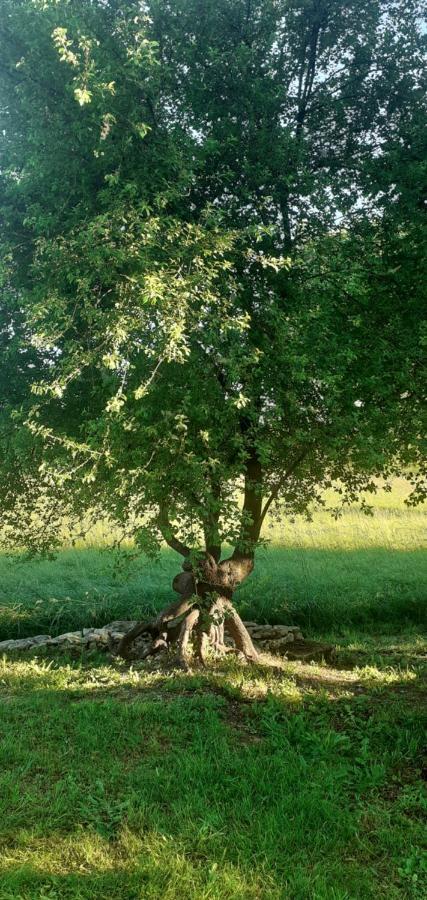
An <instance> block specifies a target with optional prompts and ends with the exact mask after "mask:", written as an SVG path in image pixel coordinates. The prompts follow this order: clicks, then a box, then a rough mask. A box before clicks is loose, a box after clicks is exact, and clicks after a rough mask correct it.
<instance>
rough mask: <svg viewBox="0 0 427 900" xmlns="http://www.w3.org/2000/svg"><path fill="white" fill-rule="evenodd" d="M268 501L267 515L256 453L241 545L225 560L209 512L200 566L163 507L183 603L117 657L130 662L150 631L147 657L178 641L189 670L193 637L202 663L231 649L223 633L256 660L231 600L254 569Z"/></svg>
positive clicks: (142, 626) (127, 641) (161, 522)
mask: <svg viewBox="0 0 427 900" xmlns="http://www.w3.org/2000/svg"><path fill="white" fill-rule="evenodd" d="M213 487H214V489H213V496H215V495H216V496H218V494H219V487H218V485H217V484H215V485H214V486H213ZM270 502H271V500H270V501H267V504H266V505H265V507H264V510H263V509H262V469H261V464H260V462H259V459H258V457H257V454H256V452H255V450H254V449H253V448H252V449H251V451H250V453H249V455H248V459H247V462H246V470H245V489H244V500H243V509H242V527H241V533H240V538H239V542H238V545H237V547H236V549H235V550H234V553H232V555H231V556H230V557H229V558H228V559H224V560H222V561H221V546H220V543H219V532H218V517H219V511H218V514H217V515H216V516H215V514H213V513H212V510H211V511H210V512H209V513H208V514H206V519H205V521H204V534H205V543H206V549H205V551H204V552H203V553H201V554H200V556H199V558H198V559H197V562H196V563H192V562H191V561H190V555H191V554H190V550H189V548H188V547H186V546H185V545H184V544H183V543H182V541H180V540H179V539H178V538H177V537H176V536H175V534H174V532H173V528H172V527H171V524H170V522H169V516H168V512H167V508H166V507H165V506H162V507H161V509H160V513H159V517H158V526H159V529H160V531H161V533H162V535H163V537H164V539H165V541H166V543H167V544H168V545H169V546H170V547H171V548H172V549H173V550H175V551H177V552H178V553H179V554H180V555H181V556H183V557H184V562H183V565H182V568H183V570H184V571H182V572H180V573H179V574H178V575H176V576H175V578H174V580H173V588H174V590H175V591H176V592H177V593H178V594H179V595H180V599H179V600H177V601H175V603H171V604H170V605H169V606H167V607H165V608H164V609H163V610H161V612H160V613H159V614H158V615H157V616H156V617H155V618H154V619H152V620H150V621H148V622H141V623H139V624H137V625H136V626H135V627H134V628H132V629H131V631H129V632H128V634H126V635H125V636H124V637H123V638H122V640H121V642H120V644H119V648H118V652H119V654H120V655H121V656H124V657H125V658H126V657H127V656H128V655H129V653H130V649H131V646H132V644H133V642H134V641H135V639H136V638H137V637H138V636H139V635H141V634H143V633H144V632H146V633H149V634H150V635H151V636H152V638H153V640H152V644H151V647H150V649H149V650H148V651H146V653H145V655H148V653H150V652H152V653H157V652H159V650H162V649H164V648H165V647H168V646H169V645H170V644H171V643H173V642H175V641H176V642H177V656H178V661H179V662H180V663H181V665H183V666H184V667H185V666H186V665H187V660H188V649H189V642H190V638H191V636H192V633H193V632H194V637H195V642H194V643H195V650H196V655H197V657H198V658H199V659H200V661H201V662H204V661H205V658H206V653H207V649H208V647H209V646H211V647H212V648H213V650H214V651H216V652H226V651H227V650H229V649H230V648H229V647H227V646H226V645H225V642H224V632H228V634H229V636H230V637H231V638H232V639H233V641H234V644H235V649H236V651H237V652H238V653H241V654H242V655H243V656H244V657H245V659H247V660H256V659H257V655H258V654H257V651H256V649H255V647H254V645H253V643H252V640H251V638H250V635H249V633H248V631H247V629H246V628H245V626H244V624H243V622H242V620H241V618H240V616H239V615H238V613H237V611H236V610H235V608H234V606H233V603H232V597H233V593H234V590H235V589H236V587H237V586H238V585H239V584H240V583H241V582H242V581H243V580H244V579H245V578H246V577H247V576H248V575H250V573H251V572H252V570H253V567H254V549H255V546H256V543H257V541H258V539H259V535H260V530H261V525H262V522H263V519H264V517H265V514H266V511H267V509H268V505H269V503H270ZM218 510H219V505H218Z"/></svg>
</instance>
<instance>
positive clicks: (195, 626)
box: [118, 554, 258, 668]
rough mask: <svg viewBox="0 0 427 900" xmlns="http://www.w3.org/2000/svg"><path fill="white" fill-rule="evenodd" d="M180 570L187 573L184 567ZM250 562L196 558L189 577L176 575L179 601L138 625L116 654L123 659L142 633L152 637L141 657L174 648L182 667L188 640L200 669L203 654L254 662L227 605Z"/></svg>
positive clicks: (240, 625)
mask: <svg viewBox="0 0 427 900" xmlns="http://www.w3.org/2000/svg"><path fill="white" fill-rule="evenodd" d="M184 568H185V569H187V570H188V569H189V568H190V567H189V565H188V563H187V562H185V563H184ZM252 569H253V560H252V559H251V558H250V557H249V556H246V557H245V556H243V555H239V554H237V555H236V556H234V555H233V557H231V558H230V559H227V560H223V562H217V561H216V560H215V559H214V558H213V557H212V556H211V555H210V554H206V555H205V557H204V558H202V559H201V560H200V561H199V563H198V565H197V568H196V570H195V571H193V570H192V571H184V572H180V573H179V574H178V575H176V577H175V578H174V580H173V588H174V590H175V591H176V592H177V593H179V594H180V599H179V600H177V601H175V602H174V603H171V604H170V605H169V606H167V607H165V608H164V609H163V610H161V612H160V613H159V614H158V615H157V616H156V617H155V618H154V619H152V620H150V621H148V622H140V623H138V624H137V625H135V626H134V628H132V629H131V630H130V631H129V632H128V633H127V634H126V635H124V637H123V638H122V640H121V642H120V644H119V648H118V652H119V654H120V655H121V656H123V657H124V658H127V657H128V656H129V654H130V651H131V646H132V644H133V643H134V641H135V640H136V639H137V638H138V637H139V636H140V635H141V634H143V633H148V634H150V636H151V637H152V643H151V646H150V648H149V649H148V650H146V651H145V652H144V656H148V655H149V654H150V653H153V654H154V653H158V652H160V651H161V650H165V649H167V648H168V647H169V646H171V645H172V644H173V643H176V655H177V662H178V663H179V664H180V665H181V666H182V667H184V668H186V667H187V666H188V660H189V656H190V646H189V645H190V639H191V638H192V637H194V652H195V655H196V657H197V658H198V659H199V660H200V661H201V662H202V663H203V664H204V663H205V662H206V657H207V654H208V652H209V649H211V651H213V652H214V653H226V652H230V651H232V650H233V649H235V651H236V652H238V653H241V654H242V655H243V656H244V657H245V659H247V660H256V659H257V656H258V654H257V651H256V649H255V647H254V645H253V643H252V640H251V638H250V635H249V633H248V631H247V629H246V628H245V626H244V624H243V622H242V620H241V618H240V616H239V615H238V613H237V611H236V610H235V608H234V606H233V604H232V602H231V599H232V596H233V591H234V588H235V587H236V586H237V585H238V584H240V582H241V581H243V579H244V578H245V577H246V575H249V573H250V572H251V571H252ZM225 633H227V634H228V635H229V637H230V638H232V640H233V642H234V645H235V646H234V648H232V647H230V646H228V645H226V643H225Z"/></svg>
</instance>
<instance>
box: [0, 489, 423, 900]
mask: <svg viewBox="0 0 427 900" xmlns="http://www.w3.org/2000/svg"><path fill="white" fill-rule="evenodd" d="M405 490H406V487H405V485H404V484H403V483H397V484H396V485H395V490H394V492H393V494H392V495H384V496H382V495H380V496H379V497H377V498H376V504H377V514H376V516H375V517H374V518H373V519H366V518H365V517H362V516H361V514H360V513H359V512H358V511H357V510H355V509H352V510H349V511H348V512H347V513H346V515H345V517H344V518H343V519H342V520H341V521H340V522H338V523H334V522H331V521H330V520H329V519H328V520H326V519H325V517H324V514H323V513H321V512H318V513H316V515H315V517H314V522H313V524H312V525H308V524H307V523H304V522H301V521H298V522H296V523H294V524H289V525H288V526H287V527H286V528H285V530H284V531H283V529H279V528H278V527H277V526H275V527H274V528H273V530H272V537H273V541H272V546H271V547H270V548H269V549H268V550H263V551H261V552H260V554H259V561H258V565H257V568H256V571H255V573H254V574H253V576H252V577H251V579H249V580H248V581H247V583H246V584H245V585H244V586H243V587H242V589H241V591H240V592H239V597H238V602H239V605H240V608H241V610H242V611H243V612H244V614H245V615H247V616H248V617H249V616H250V617H251V618H252V617H253V618H257V619H259V620H262V619H264V618H265V619H268V620H269V621H284V622H287V623H289V622H291V621H292V622H298V623H300V624H301V625H302V626H303V629H304V631H305V632H306V633H307V634H311V635H312V636H314V637H316V636H322V637H325V638H327V639H328V640H331V641H333V642H334V643H335V645H336V647H337V651H336V658H335V661H334V664H333V665H332V664H331V665H326V664H321V665H303V664H300V663H291V662H286V661H283V660H279V659H276V660H275V668H274V669H272V668H271V667H270V668H269V667H266V666H248V667H242V666H240V665H238V664H237V663H236V661H232V660H226V661H225V662H221V663H220V664H219V663H218V664H216V665H213V666H212V668H211V669H209V670H207V671H202V670H198V669H197V668H195V669H194V671H193V673H192V674H186V675H184V674H183V673H180V672H177V671H173V670H169V671H165V670H161V669H159V668H157V667H156V663H155V662H153V663H152V664H151V665H148V664H147V663H145V664H141V663H140V664H138V663H134V664H133V666H131V667H129V666H127V665H126V664H125V663H123V662H122V661H119V660H114V659H108V658H106V657H105V656H104V657H101V656H99V655H96V654H93V655H87V656H82V657H81V658H71V657H70V658H64V657H59V656H57V657H54V656H53V657H48V656H47V655H46V656H43V655H40V654H39V655H38V656H37V655H36V656H34V657H28V656H27V655H25V656H21V657H18V656H16V657H14V656H13V654H12V655H9V656H8V655H4V656H3V657H2V658H1V657H0V711H1V715H0V900H146V898H147V900H160V898H161V900H163V898H165V900H184V898H185V900H187V898H188V900H369V898H375V900H381V898H383V900H400V898H408V900H423V898H427V861H426V855H425V853H424V849H425V817H426V813H427V798H426V793H425V778H426V761H425V759H423V744H425V726H426V724H427V721H426V715H425V708H426V704H425V700H426V697H427V677H426V662H425V660H426V653H427V642H426V640H425V638H424V637H423V634H422V628H421V625H422V622H423V615H424V612H425V597H426V593H427V592H426V590H425V586H426V577H425V575H426V573H425V568H424V566H423V557H422V551H421V546H422V525H423V522H424V525H425V518H424V519H423V514H422V513H421V512H420V511H411V510H406V509H405V508H404V506H403V498H404V493H405ZM107 539H108V534H103V533H102V529H101V526H100V528H99V530H98V533H97V534H95V535H93V537H92V544H91V545H86V546H80V547H79V548H78V549H70V548H64V550H63V551H62V552H61V553H60V554H59V555H58V557H57V558H56V559H55V560H54V561H52V562H48V561H38V562H36V561H34V560H33V561H25V560H24V559H23V558H22V557H17V558H15V559H10V558H7V557H3V558H1V559H0V585H1V592H2V593H1V599H0V606H1V613H0V627H1V631H0V639H1V637H3V638H6V637H10V636H12V635H18V634H20V635H24V634H30V633H35V632H41V631H43V632H49V633H59V632H60V631H64V630H66V629H68V628H74V627H80V626H83V625H88V624H90V623H92V622H93V623H100V624H101V623H103V622H106V621H108V620H109V619H112V618H116V617H123V616H126V617H132V616H136V615H138V616H139V615H141V613H142V612H143V611H144V610H149V609H152V608H155V607H158V606H159V605H160V604H161V603H163V602H164V601H166V600H167V598H168V597H169V596H170V587H169V585H170V579H171V577H172V575H173V574H175V572H176V560H175V559H174V558H173V556H172V554H169V553H164V554H162V557H161V560H160V562H159V563H158V564H157V565H155V564H153V563H148V562H147V561H144V560H141V559H140V560H134V561H133V562H131V563H129V565H128V566H126V567H125V568H124V569H123V568H120V567H117V565H116V564H117V560H116V559H115V558H114V556H113V554H112V553H111V552H110V551H108V550H106V549H103V546H104V545H105V544H106V542H107Z"/></svg>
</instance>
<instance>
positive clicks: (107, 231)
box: [0, 0, 426, 657]
mask: <svg viewBox="0 0 427 900" xmlns="http://www.w3.org/2000/svg"><path fill="white" fill-rule="evenodd" d="M420 8H421V4H419V3H418V2H417V0H394V2H390V0H148V2H147V3H143V2H141V0H79V2H78V3H76V2H74V0H3V3H2V10H1V20H0V45H1V63H0V108H1V113H0V115H1V119H2V123H1V137H0V146H1V163H0V179H1V199H0V204H1V213H2V216H1V219H2V224H1V234H0V239H1V278H2V281H1V284H2V302H1V315H2V325H1V328H0V340H1V341H2V343H3V344H4V353H3V357H2V366H3V369H2V384H1V389H0V400H1V407H0V416H1V418H0V440H1V445H2V451H3V452H2V465H3V479H2V484H1V488H0V491H1V500H2V507H3V511H4V526H3V533H4V534H5V535H7V536H8V538H9V539H10V540H15V541H16V542H18V543H21V544H22V543H23V542H25V543H26V544H27V545H28V546H30V547H34V548H38V549H40V548H41V549H46V548H48V547H51V546H54V545H55V541H56V540H57V539H58V529H59V524H60V518H61V517H62V516H63V515H64V514H66V515H68V516H69V517H70V520H72V519H73V517H74V518H76V519H81V518H82V516H83V514H84V513H88V512H89V511H90V513H91V514H92V515H95V516H96V515H103V516H105V515H107V516H108V517H109V518H110V519H111V520H112V521H113V522H114V523H116V524H118V525H120V526H122V527H123V530H124V532H126V533H129V532H131V533H132V534H133V537H134V539H135V541H136V544H137V545H138V546H139V547H140V548H141V549H144V550H146V551H148V552H155V551H156V548H158V547H159V545H160V543H161V541H162V540H165V541H166V542H167V543H168V544H169V546H170V547H172V548H173V549H174V550H176V551H177V552H178V553H179V554H181V556H182V557H183V569H184V571H183V572H181V574H180V575H178V576H177V577H176V578H175V580H174V589H175V591H176V592H177V593H178V595H179V599H178V600H177V601H176V602H175V603H173V604H171V606H170V607H168V608H167V609H166V610H163V611H162V612H161V613H160V614H159V615H158V616H157V618H156V619H155V620H153V621H152V622H151V623H150V624H149V628H150V630H151V632H152V634H153V637H154V639H155V642H156V645H157V646H159V645H161V642H162V640H163V639H164V638H163V637H162V635H164V634H166V630H167V624H168V623H171V622H173V623H178V626H179V632H180V640H181V644H180V646H181V651H182V653H185V648H186V644H187V641H188V637H189V634H190V632H191V630H192V628H194V627H195V626H196V634H197V635H198V641H197V645H198V648H199V653H200V655H201V656H202V657H203V655H204V651H205V645H206V641H207V635H208V634H210V637H211V638H212V639H214V641H216V644H217V647H218V648H219V647H220V645H221V644H222V630H223V623H224V618H225V623H226V626H227V627H228V630H229V631H230V633H231V634H232V636H233V637H234V640H235V643H236V646H237V648H238V649H239V650H241V651H243V653H244V654H245V655H246V656H247V657H254V656H255V650H254V648H253V646H252V644H251V641H250V638H249V636H248V634H247V632H246V630H245V628H244V626H243V625H242V623H241V621H240V619H239V617H238V615H237V612H236V611H235V609H234V607H233V605H232V602H231V601H232V595H233V591H234V589H235V588H236V587H237V586H238V585H239V583H240V582H241V581H242V580H243V579H244V578H246V576H248V575H249V574H250V572H251V571H252V569H253V565H254V551H255V548H256V546H257V544H258V542H259V540H260V534H261V528H262V524H263V522H264V519H265V516H266V514H267V512H268V511H269V510H270V509H271V508H274V506H275V504H279V503H280V508H281V511H282V514H285V515H286V514H293V513H295V512H304V511H306V510H307V509H308V508H309V505H310V504H311V503H312V502H313V500H314V499H316V498H317V499H320V498H321V492H322V490H323V488H325V486H329V485H331V484H335V485H337V487H338V490H339V491H340V492H341V499H342V503H346V502H349V501H352V500H354V499H355V498H357V497H359V496H360V495H361V494H363V493H364V492H366V491H369V490H374V489H375V484H374V482H373V477H374V476H379V475H385V476H386V477H387V476H390V475H392V474H393V473H395V472H401V471H402V470H403V469H405V471H406V472H409V473H411V474H410V477H411V478H412V480H413V483H414V493H413V499H414V502H415V501H416V500H418V499H420V498H422V497H423V487H422V481H421V480H420V476H422V473H423V466H422V458H423V457H422V442H421V438H422V434H423V428H422V405H421V396H422V361H423V356H422V351H423V335H424V341H425V331H424V332H423V327H422V321H421V319H422V317H421V311H422V297H423V295H422V290H423V283H425V275H426V273H425V271H424V272H423V265H424V269H425V263H424V264H423V253H422V247H423V238H424V239H425V208H424V204H425V198H426V191H425V185H426V177H425V164H423V158H425V157H424V156H423V147H422V141H423V124H424V122H425V115H424V113H425V109H423V103H424V98H425V92H424V85H423V71H424V69H423V43H424V37H423V29H422V26H421V24H420ZM224 546H225V547H228V548H230V547H231V549H229V550H228V552H226V553H225V554H224V553H223V549H222V548H223V547H224ZM175 630H176V629H173V628H171V629H170V631H171V633H172V632H174V631H175ZM134 636H135V633H133V634H131V635H130V636H129V638H128V640H127V641H126V640H125V641H124V644H123V647H122V650H123V652H125V650H126V647H128V646H129V645H130V643H131V640H132V639H133V638H134ZM166 639H167V638H166Z"/></svg>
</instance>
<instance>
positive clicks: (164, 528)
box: [157, 504, 190, 556]
mask: <svg viewBox="0 0 427 900" xmlns="http://www.w3.org/2000/svg"><path fill="white" fill-rule="evenodd" d="M157 524H158V526H159V529H160V532H161V535H162V537H163V539H164V540H165V541H166V543H167V545H168V546H169V547H170V548H171V549H172V550H175V551H176V553H180V554H181V556H190V549H189V547H187V546H186V545H185V544H183V543H182V541H180V540H179V538H177V537H176V536H175V534H174V533H173V529H172V526H171V524H170V522H169V517H168V511H167V508H166V507H165V506H164V505H163V504H160V512H159V515H158V517H157Z"/></svg>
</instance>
